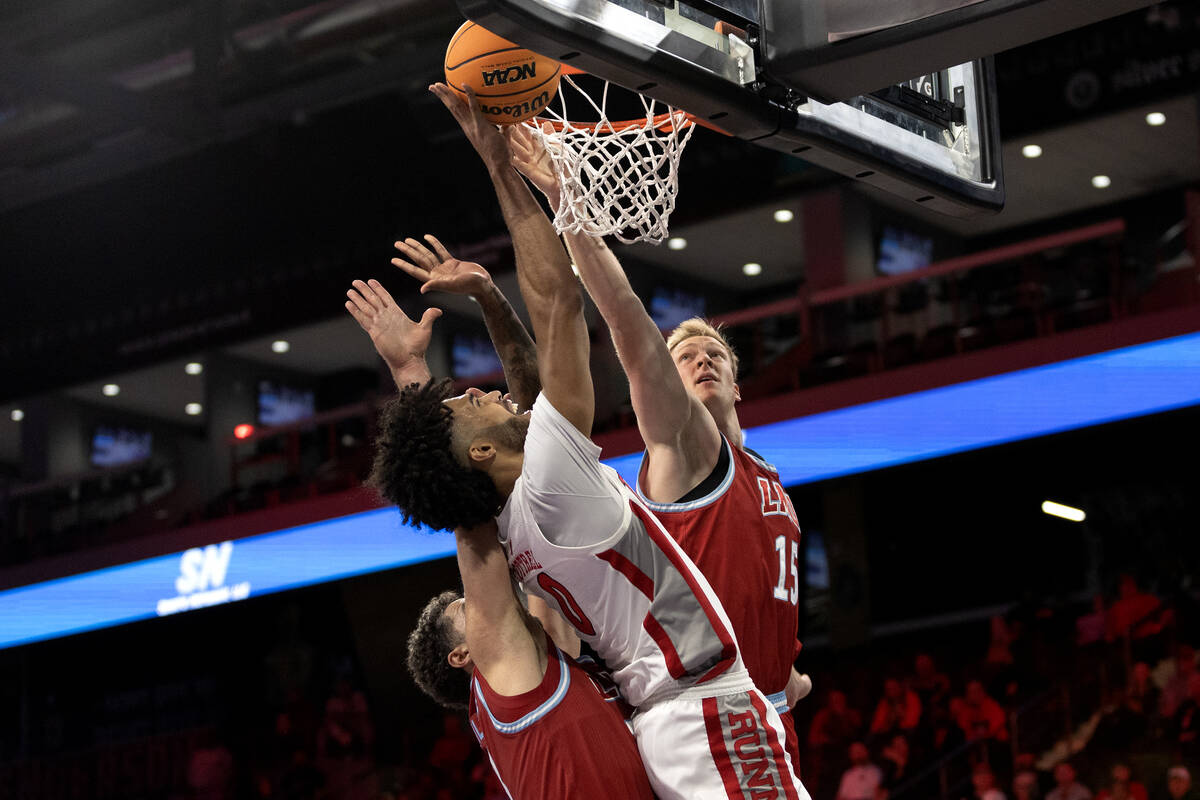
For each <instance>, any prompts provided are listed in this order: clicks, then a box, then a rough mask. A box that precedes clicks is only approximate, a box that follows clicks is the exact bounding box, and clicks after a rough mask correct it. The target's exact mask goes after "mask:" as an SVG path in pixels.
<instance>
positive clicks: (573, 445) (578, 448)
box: [521, 394, 626, 547]
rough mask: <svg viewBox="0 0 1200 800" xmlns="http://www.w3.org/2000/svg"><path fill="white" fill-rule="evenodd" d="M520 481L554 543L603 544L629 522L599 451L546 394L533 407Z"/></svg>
mask: <svg viewBox="0 0 1200 800" xmlns="http://www.w3.org/2000/svg"><path fill="white" fill-rule="evenodd" d="M521 481H522V483H523V484H524V489H523V492H524V494H525V497H526V499H527V501H528V503H529V507H530V510H531V511H532V513H533V517H534V519H535V520H536V521H537V523H538V527H540V528H541V530H542V535H544V536H545V537H546V539H547V540H548V541H549V542H550V543H551V544H555V545H559V546H562V547H581V546H585V545H589V544H595V543H597V542H602V541H604V540H605V539H608V538H609V537H610V536H612V534H613V533H614V532H616V530H617V528H618V527H619V526H620V525H621V523H622V522H623V521H624V519H625V512H626V508H625V499H624V498H623V497H622V496H621V493H620V490H619V489H618V488H617V486H616V485H614V483H613V479H612V478H611V477H610V476H609V475H608V474H607V473H606V468H605V467H603V466H602V465H601V464H600V448H599V447H597V446H596V444H595V443H594V442H593V441H592V440H591V439H589V438H588V437H586V436H584V435H583V434H582V433H581V432H580V431H579V429H578V428H576V427H575V426H574V425H572V424H571V423H570V422H569V421H567V419H566V417H564V416H563V415H562V414H560V413H559V412H558V409H556V408H555V407H554V406H552V405H551V404H550V401H549V400H547V399H546V396H545V395H544V394H542V395H538V398H537V401H536V402H535V403H534V404H533V412H532V414H531V417H530V420H529V432H528V433H527V434H526V436H525V463H524V466H523V467H522V468H521Z"/></svg>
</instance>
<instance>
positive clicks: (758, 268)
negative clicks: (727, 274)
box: [742, 261, 762, 276]
mask: <svg viewBox="0 0 1200 800" xmlns="http://www.w3.org/2000/svg"><path fill="white" fill-rule="evenodd" d="M742 272H743V273H744V274H746V275H751V276H754V275H761V274H762V264H757V263H755V262H753V261H751V262H750V263H749V264H742Z"/></svg>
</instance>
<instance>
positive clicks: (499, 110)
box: [479, 92, 550, 121]
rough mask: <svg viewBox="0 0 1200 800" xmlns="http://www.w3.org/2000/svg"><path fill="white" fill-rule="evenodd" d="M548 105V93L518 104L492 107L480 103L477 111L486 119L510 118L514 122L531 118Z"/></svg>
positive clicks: (485, 103) (489, 104)
mask: <svg viewBox="0 0 1200 800" xmlns="http://www.w3.org/2000/svg"><path fill="white" fill-rule="evenodd" d="M549 104H550V93H549V92H542V93H541V94H539V95H537V96H536V97H533V98H531V99H529V100H522V101H521V102H520V103H511V104H505V105H493V104H491V103H487V102H483V101H480V103H479V110H480V111H482V112H483V113H484V115H485V116H487V117H496V118H502V117H511V118H512V119H513V120H514V121H515V120H520V119H526V118H528V117H531V116H533V115H534V114H536V113H537V112H539V111H541V110H542V109H543V108H545V107H546V106H547V105H549Z"/></svg>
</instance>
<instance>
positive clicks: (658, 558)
mask: <svg viewBox="0 0 1200 800" xmlns="http://www.w3.org/2000/svg"><path fill="white" fill-rule="evenodd" d="M498 522H499V525H500V540H501V542H502V543H503V544H504V547H505V549H506V551H507V553H508V563H509V568H510V569H511V570H512V572H513V574H514V575H515V576H516V577H517V579H518V580H520V581H521V582H522V584H523V586H524V588H525V590H526V591H527V592H532V593H534V594H537V595H539V596H541V597H542V598H544V599H545V600H546V601H547V602H548V603H550V604H551V605H552V607H555V608H557V609H558V610H559V611H560V612H561V613H562V615H563V617H564V618H566V619H567V621H568V622H570V623H571V624H572V625H574V626H575V628H576V629H577V630H578V631H579V634H580V637H581V638H583V639H584V640H585V641H587V642H588V643H589V644H590V645H591V646H592V647H593V648H595V650H596V651H597V652H598V653H599V654H600V656H601V657H602V658H603V659H604V660H605V662H606V663H607V664H608V667H609V668H610V669H611V670H612V674H613V678H614V679H615V680H616V682H617V684H618V685H619V686H620V688H621V692H622V694H623V695H624V697H625V699H626V700H627V701H629V702H630V703H631V704H632V705H634V706H641V705H643V704H645V703H647V702H649V701H654V700H659V699H665V698H667V697H670V696H674V695H676V694H678V693H679V692H680V691H682V690H684V689H686V688H689V687H691V686H696V685H698V684H704V683H708V682H709V681H712V680H713V679H715V678H718V677H719V676H729V677H733V676H734V675H738V674H740V673H742V671H743V667H742V663H741V658H740V656H739V655H738V651H737V644H736V640H735V639H734V635H733V633H732V628H731V626H730V624H729V620H728V618H727V617H726V615H725V611H724V610H723V609H722V608H721V604H720V601H719V600H717V597H716V595H715V594H714V593H713V591H712V588H711V587H710V586H709V585H708V581H706V580H705V578H704V576H703V575H701V574H700V571H699V570H698V569H697V568H696V566H695V565H694V564H693V563H692V562H691V560H690V559H689V558H688V557H687V556H686V555H685V554H684V552H683V551H682V550H681V549H680V548H679V546H678V545H677V544H676V543H675V541H674V540H673V539H672V538H671V537H670V535H668V534H667V532H666V531H665V530H664V529H663V527H662V525H660V524H659V522H658V520H656V519H655V518H654V515H653V514H652V513H650V511H649V510H648V509H647V508H646V507H645V505H643V503H642V501H641V500H640V499H639V498H638V497H637V495H636V494H635V493H634V492H633V491H631V490H630V488H629V487H628V486H627V485H626V484H625V483H624V481H622V480H621V478H620V477H619V476H618V475H617V473H616V472H615V471H614V470H613V469H611V468H610V467H606V466H603V465H602V464H601V463H600V448H599V447H597V446H596V445H595V444H594V443H593V442H592V441H591V440H590V439H588V437H586V436H584V435H583V434H582V433H580V432H579V431H578V430H577V429H576V428H575V427H574V426H573V425H571V423H570V422H568V421H567V420H566V419H565V418H564V417H563V416H562V415H561V414H559V413H558V411H557V410H556V409H555V408H554V407H553V406H551V405H550V403H549V401H548V400H546V398H545V396H539V397H538V400H537V402H536V403H535V404H534V406H533V413H532V417H531V419H530V424H529V433H528V435H527V436H526V439H525V463H524V466H523V467H522V470H521V476H520V478H518V479H517V481H516V484H515V486H514V487H513V492H512V494H511V495H510V496H509V498H508V502H507V503H506V504H505V506H504V509H503V511H502V512H501V513H500V516H499V519H498Z"/></svg>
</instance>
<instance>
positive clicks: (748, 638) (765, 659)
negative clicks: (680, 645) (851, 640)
mask: <svg viewBox="0 0 1200 800" xmlns="http://www.w3.org/2000/svg"><path fill="white" fill-rule="evenodd" d="M721 444H722V446H723V447H724V448H725V456H724V457H723V458H722V460H723V461H725V462H726V463H727V464H728V468H727V469H726V470H725V472H724V474H722V475H718V476H714V477H715V478H718V479H719V482H718V483H717V485H716V486H715V487H714V488H713V489H712V490H711V491H709V492H708V493H707V494H705V495H704V496H703V497H698V498H696V499H694V500H691V499H689V500H687V501H686V502H680V503H656V502H653V501H651V500H649V499H647V498H646V496H645V494H643V493H642V481H643V475H642V474H640V473H639V475H638V493H639V494H641V495H642V498H643V499H644V500H645V501H646V505H648V506H649V507H650V509H651V510H652V511H653V512H654V514H655V516H657V517H658V519H659V520H660V521H661V522H662V524H663V527H665V528H666V529H667V531H668V532H669V533H670V534H671V536H672V537H673V538H674V539H675V541H677V542H679V545H680V547H682V548H683V551H684V552H685V553H687V554H688V556H689V557H690V558H691V559H692V561H694V562H695V563H696V566H698V567H699V568H700V572H701V573H703V574H704V577H706V578H707V579H708V582H709V584H711V585H712V588H713V590H714V591H715V592H716V593H717V597H719V598H720V600H721V604H722V605H723V606H724V607H725V613H726V614H727V615H728V616H729V620H730V622H731V623H732V625H733V632H734V635H735V636H737V641H738V648H739V649H740V650H741V654H742V660H743V661H744V662H745V664H746V669H747V670H748V671H749V673H750V677H751V678H752V679H753V680H754V684H755V685H756V686H757V687H758V688H759V689H760V690H761V691H762V692H763V694H766V695H774V696H773V697H771V699H772V700H774V701H778V700H781V699H782V692H783V691H784V689H785V688H786V686H787V681H788V677H789V676H790V674H791V669H792V663H793V662H794V661H795V658H796V628H797V623H798V620H799V617H798V609H799V601H800V583H799V570H800V568H801V564H800V523H799V520H797V518H796V510H795V508H794V507H793V506H792V501H791V498H789V497H788V495H787V492H785V491H784V490H783V486H782V484H781V483H780V481H779V474H778V473H777V472H776V471H775V468H774V467H773V466H771V465H770V464H768V463H766V462H765V461H763V460H761V459H759V458H756V457H755V456H754V455H753V454H751V453H748V452H746V451H744V450H741V449H739V448H737V447H733V446H732V445H730V444H729V442H728V441H726V440H725V439H722V441H721ZM645 465H646V462H645V461H644V460H643V462H642V469H643V470H644V469H645ZM779 705H780V703H779V702H776V706H777V707H779ZM780 716H781V717H783V718H784V723H785V725H786V726H787V727H788V733H789V742H788V750H789V751H791V752H793V754H796V753H797V752H798V751H797V743H796V741H795V734H794V732H793V731H792V725H791V724H789V723H791V715H790V714H788V713H787V712H786V711H783V710H780ZM797 767H798V765H797Z"/></svg>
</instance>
